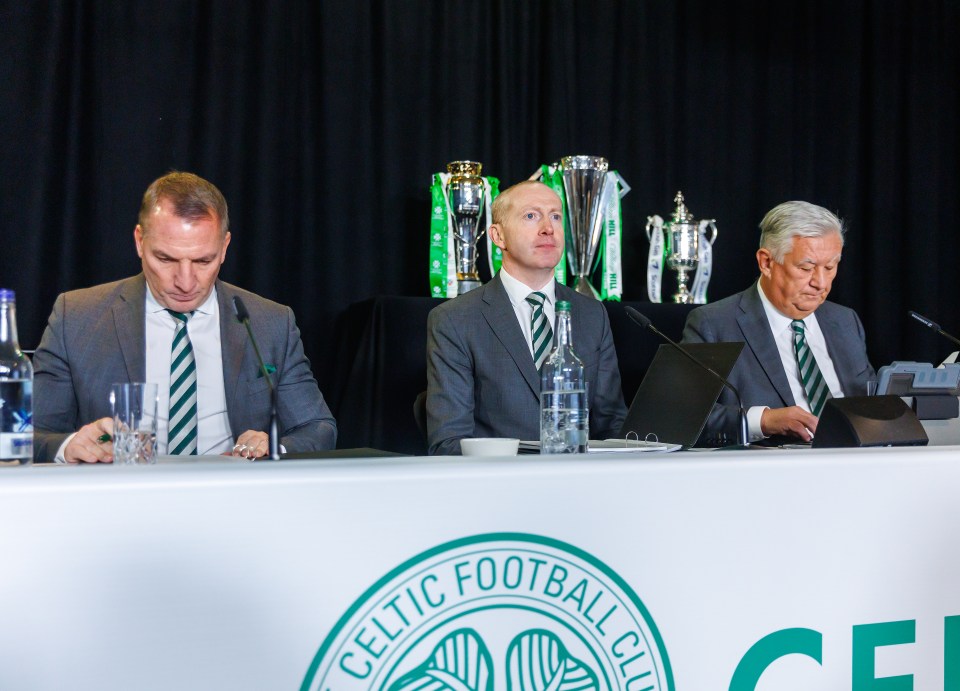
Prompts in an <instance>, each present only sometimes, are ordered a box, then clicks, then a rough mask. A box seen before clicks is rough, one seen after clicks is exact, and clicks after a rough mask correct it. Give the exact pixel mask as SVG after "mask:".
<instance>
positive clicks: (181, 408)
mask: <svg viewBox="0 0 960 691" xmlns="http://www.w3.org/2000/svg"><path fill="white" fill-rule="evenodd" d="M167 312H169V313H170V314H171V315H173V318H174V319H175V320H176V322H177V331H176V333H175V334H174V335H173V349H172V351H171V355H170V417H169V422H168V424H167V430H168V432H167V453H169V454H170V455H173V456H175V455H184V456H191V455H192V456H196V455H197V363H196V361H195V360H194V358H193V345H191V343H190V334H188V333H187V319H189V318H190V316H192V315H193V312H191V313H190V314H189V315H187V314H183V313H181V312H174V311H173V310H167Z"/></svg>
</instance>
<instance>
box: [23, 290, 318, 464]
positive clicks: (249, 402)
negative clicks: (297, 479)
mask: <svg viewBox="0 0 960 691" xmlns="http://www.w3.org/2000/svg"><path fill="white" fill-rule="evenodd" d="M216 289H217V301H218V302H219V305H220V343H221V349H222V351H223V384H224V387H225V393H226V399H227V416H228V417H229V420H230V428H231V431H232V432H233V436H234V438H236V436H237V435H238V434H240V433H242V432H244V431H246V430H248V429H253V430H260V431H267V430H268V429H269V425H270V392H269V388H268V385H267V381H266V380H265V379H264V378H263V377H262V376H260V371H259V368H258V364H257V359H256V355H255V354H254V351H253V347H252V346H251V345H250V343H249V339H248V336H247V332H246V328H245V327H244V326H243V325H242V324H240V323H239V322H237V320H236V319H235V318H233V314H234V310H233V297H234V296H235V295H239V296H240V297H241V298H242V299H243V301H244V304H245V305H246V306H247V310H248V311H249V312H250V323H251V326H252V328H253V331H254V334H255V335H256V337H257V341H258V344H259V346H260V348H261V352H262V355H263V358H264V361H265V362H267V363H269V364H271V365H273V366H274V367H276V368H277V372H276V374H275V375H273V376H274V382H275V383H277V386H278V397H277V399H278V401H277V405H278V410H277V417H278V427H279V429H280V436H281V439H280V442H281V443H282V444H283V446H284V447H285V448H286V450H287V451H288V452H300V451H314V450H324V449H332V448H333V447H334V446H335V445H336V439H337V426H336V421H335V420H334V419H333V416H332V415H331V414H330V410H329V408H328V407H327V404H326V403H325V402H324V400H323V396H322V395H321V394H320V389H319V388H318V387H317V382H316V380H315V379H314V378H313V374H312V373H311V370H310V361H309V360H307V357H306V356H305V355H304V352H303V343H302V342H301V340H300V331H299V330H298V329H297V325H296V321H295V319H294V316H293V311H292V310H291V309H290V308H289V307H285V306H283V305H279V304H277V303H275V302H271V301H269V300H266V299H264V298H261V297H259V296H258V295H254V294H253V293H250V292H247V291H245V290H241V289H240V288H237V287H236V286H232V285H230V284H228V283H224V282H222V281H217V283H216ZM145 298H146V281H145V280H144V277H143V274H139V275H137V276H134V277H132V278H127V279H124V280H121V281H116V282H114V283H106V284H104V285H99V286H94V287H93V288H86V289H83V290H74V291H71V292H68V293H63V294H61V295H60V296H59V297H58V298H57V301H56V303H55V304H54V306H53V312H52V314H51V315H50V319H49V321H48V323H47V328H46V330H45V331H44V334H43V338H42V339H41V341H40V346H39V347H38V348H37V351H36V354H35V355H34V359H33V365H34V391H33V407H34V428H35V430H36V432H35V442H36V443H35V447H36V448H35V453H34V455H35V456H36V459H37V460H38V461H52V460H53V458H54V456H55V455H56V452H57V449H58V448H59V447H60V444H62V443H63V441H64V439H66V437H67V435H68V434H70V433H71V432H75V431H76V430H77V429H78V428H80V427H81V426H83V425H85V424H87V423H90V422H93V421H94V420H97V419H99V418H102V417H109V416H110V415H111V414H112V412H111V410H110V403H109V394H110V385H111V384H113V383H115V382H125V381H143V380H144V377H145V376H146V355H145V352H146V326H145V318H144V300H145Z"/></svg>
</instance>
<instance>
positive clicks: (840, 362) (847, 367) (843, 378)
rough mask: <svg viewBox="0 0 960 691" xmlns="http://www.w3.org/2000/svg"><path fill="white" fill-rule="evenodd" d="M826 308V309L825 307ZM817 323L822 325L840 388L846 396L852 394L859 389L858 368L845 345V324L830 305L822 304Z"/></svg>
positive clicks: (821, 329)
mask: <svg viewBox="0 0 960 691" xmlns="http://www.w3.org/2000/svg"><path fill="white" fill-rule="evenodd" d="M824 308H826V309H824ZM816 315H817V324H819V325H820V333H822V334H823V339H824V341H826V343H827V352H828V353H829V354H830V360H832V361H833V371H834V372H836V374H837V379H839V380H840V388H841V389H842V390H843V393H844V395H845V396H852V395H853V392H855V391H856V390H857V385H856V379H855V377H856V376H857V368H856V365H854V363H853V362H851V361H850V360H849V358H848V357H847V354H848V352H849V351H848V350H847V349H846V348H844V347H843V345H844V338H845V334H844V332H843V329H844V326H843V325H842V324H840V322H838V321H837V320H836V319H834V314H833V313H832V312H831V311H830V308H829V306H828V305H826V304H824V305H821V306H820V309H818V310H817V312H816Z"/></svg>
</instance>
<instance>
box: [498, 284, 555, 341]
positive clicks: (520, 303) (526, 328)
mask: <svg viewBox="0 0 960 691" xmlns="http://www.w3.org/2000/svg"><path fill="white" fill-rule="evenodd" d="M500 281H501V282H502V283H503V287H504V289H505V290H506V291H507V297H509V298H510V304H511V305H513V312H514V314H516V315H517V321H518V322H520V330H521V331H523V338H524V340H526V342H527V348H528V349H529V350H530V357H531V358H532V357H533V339H532V333H531V330H530V322H531V320H532V319H533V305H531V304H530V303H529V302H527V296H528V295H529V294H530V293H533V292H539V293H543V294H544V295H546V296H547V299H546V300H544V302H543V314H544V316H545V317H546V318H547V323H548V324H550V329H551V330H553V329H554V328H555V324H556V320H555V319H554V317H555V316H556V297H557V284H556V281H554V280H553V276H552V275H551V276H550V280H549V281H547V283H546V285H544V286H543V287H542V288H536V289H533V288H531V287H530V286H528V285H526V284H525V283H521V282H520V281H518V280H517V279H515V278H514V277H513V276H511V275H510V274H508V273H507V270H506V269H504V268H503V267H500ZM552 347H553V341H551V342H550V348H552Z"/></svg>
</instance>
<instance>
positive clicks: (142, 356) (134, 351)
mask: <svg viewBox="0 0 960 691" xmlns="http://www.w3.org/2000/svg"><path fill="white" fill-rule="evenodd" d="M146 299H147V293H146V280H145V279H144V277H143V274H139V275H137V276H134V277H133V278H130V279H128V280H127V281H126V283H125V284H124V286H123V288H122V289H121V290H120V299H119V300H118V301H116V302H114V303H113V324H114V327H115V328H116V330H117V340H119V342H120V352H121V354H122V355H123V364H124V366H125V367H126V369H127V380H128V381H144V380H145V379H146V377H147V346H146V343H147V336H146V333H147V331H146V329H147V327H146V322H145V319H144V309H145V308H144V302H145V300H146Z"/></svg>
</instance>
